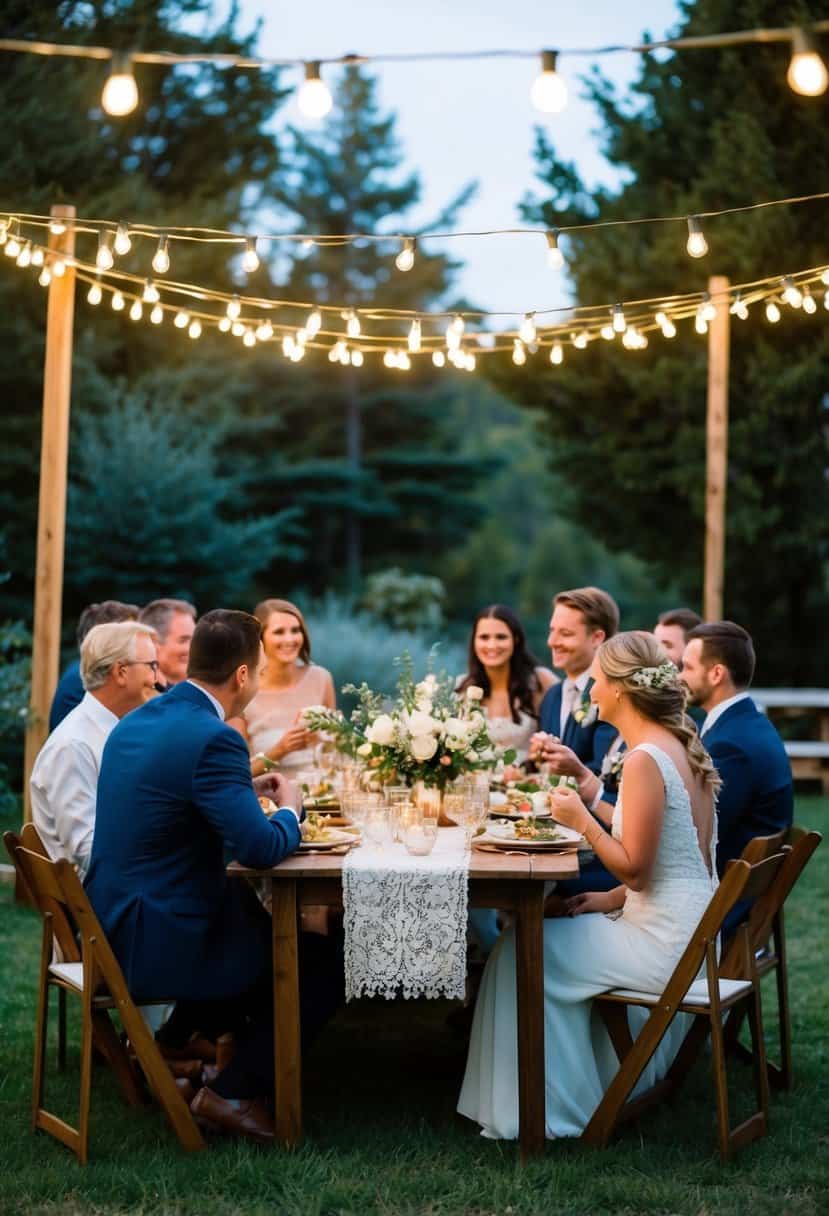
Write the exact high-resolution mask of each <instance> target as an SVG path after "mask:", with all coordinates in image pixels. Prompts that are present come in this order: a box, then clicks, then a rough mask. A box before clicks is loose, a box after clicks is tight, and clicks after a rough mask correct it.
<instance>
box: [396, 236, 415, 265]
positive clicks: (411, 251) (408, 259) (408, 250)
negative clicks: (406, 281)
mask: <svg viewBox="0 0 829 1216" xmlns="http://www.w3.org/2000/svg"><path fill="white" fill-rule="evenodd" d="M414 260H415V243H414V238H413V237H410V236H407V237H406V239H405V241H404V242H403V248H402V249H401V250H400V252H399V253H398V255H397V257H396V258H395V259H394V264H395V266H396V267H397V269H398V270H403V271H406V270H411V268H412V267H413V266H414Z"/></svg>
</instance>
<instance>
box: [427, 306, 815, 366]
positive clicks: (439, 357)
mask: <svg viewBox="0 0 829 1216" xmlns="http://www.w3.org/2000/svg"><path fill="white" fill-rule="evenodd" d="M827 299H829V297H827ZM432 362H433V363H434V365H435V367H445V366H446V355H445V354H444V353H443V351H442V350H434V351H432Z"/></svg>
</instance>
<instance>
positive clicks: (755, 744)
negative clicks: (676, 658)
mask: <svg viewBox="0 0 829 1216" xmlns="http://www.w3.org/2000/svg"><path fill="white" fill-rule="evenodd" d="M753 675H754V647H753V645H752V642H751V638H750V636H749V635H748V633H746V631H745V629H742V628H741V627H740V626H739V625H735V624H734V623H733V622H732V621H713V622H710V623H708V624H706V625H698V626H697V628H696V629H692V630H691V632H690V633H689V634H688V642H687V644H686V647H685V651H684V654H683V656H682V679H683V680H684V682H685V684H686V685H687V687H688V691H689V694H690V699H691V701H692V702H693V703H694V704H695V705H699V706H700V707H701V708H702V709H704V710H705V713H706V717H705V721H704V722H703V724H702V727H701V728H700V736H701V738H702V742H703V744H704V745H705V748H706V750H707V752H708V754H709V755H710V756H711V759H712V760H713V761H714V765H715V766H716V769H717V772H718V773H719V774H720V777H721V778H722V789H721V790H720V793H719V797H718V799H717V831H718V838H719V843H718V845H717V870H718V872H719V873H720V875H721V874H722V872H723V870H724V869H725V867H726V865H727V864H728V862H729V861H731V860H732V858H735V857H739V856H740V854H741V853H742V851H743V849H744V848H745V846H746V845H747V844H748V842H749V840H751V838H752V837H753V836H769V835H771V834H772V833H774V832H779V831H780V830H781V829H782V828H786V827H789V826H790V825H791V822H792V814H793V810H794V787H793V784H792V772H791V766H790V764H789V758H788V756H787V755H786V751H785V748H784V747H783V744H782V742H781V740H780V736H779V735H778V733H777V731H776V730H775V729H774V727H773V726H772V724H771V722H769V720H768V718H767V717H766V716H765V714H762V713H760V711H759V710H758V709H757V707H756V705H755V704H754V702H753V701H752V699H751V697H750V695H749V693H748V688H749V685H750V684H751V680H752V677H753Z"/></svg>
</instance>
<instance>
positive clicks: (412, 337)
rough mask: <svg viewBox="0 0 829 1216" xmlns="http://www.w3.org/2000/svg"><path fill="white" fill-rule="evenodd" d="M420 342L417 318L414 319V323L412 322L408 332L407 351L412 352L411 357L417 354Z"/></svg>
mask: <svg viewBox="0 0 829 1216" xmlns="http://www.w3.org/2000/svg"><path fill="white" fill-rule="evenodd" d="M420 341H421V331H420V321H419V320H418V318H417V317H415V319H414V321H412V327H411V329H410V330H409V337H408V346H409V350H410V351H411V352H412V354H413V355H416V354H417V353H418V351H419V350H420Z"/></svg>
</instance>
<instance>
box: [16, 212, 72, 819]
mask: <svg viewBox="0 0 829 1216" xmlns="http://www.w3.org/2000/svg"><path fill="white" fill-rule="evenodd" d="M50 214H51V215H52V217H53V218H54V219H56V220H61V221H63V223H65V224H66V225H67V227H66V231H65V232H63V233H61V234H60V235H59V236H57V235H54V234H53V235H50V237H49V249H50V250H51V251H52V256H51V257H48V258H47V263H46V264H47V265H49V266H51V265H53V264H54V260H55V255H57V254H64V255H66V256H68V257H71V256H72V254H74V252H75V230H74V227H73V225H72V221H74V219H75V208H74V207H70V206H54V207H52V210H51V212H50ZM74 313H75V271H74V268H73V267H72V266H71V265H67V267H66V273H65V274H63V275H60V276H57V275H54V276H53V278H52V281H51V283H50V284H49V303H48V309H47V314H46V359H45V364H44V372H43V432H42V435H41V440H40V497H39V502H38V512H37V558H36V562H35V603H34V627H33V630H32V633H33V644H32V694H31V701H30V711H31V712H30V721H29V725H28V727H27V729H26V747H25V755H24V764H23V795H24V802H23V807H24V810H23V817H24V819H25V820H27V821H28V820H29V819H30V818H31V807H30V805H29V777H30V776H31V772H32V766H33V765H34V762H35V757H36V756H37V753H38V752H39V751H40V749H41V747H42V746H43V743H44V740H45V739H46V736H47V734H48V733H49V706H50V704H51V701H52V696H53V694H54V691H55V685H56V684H57V681H58V669H59V664H60V627H61V607H62V597H63V548H64V536H65V532H66V469H67V461H68V454H69V396H70V388H71V383H72V323H73V319H74Z"/></svg>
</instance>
